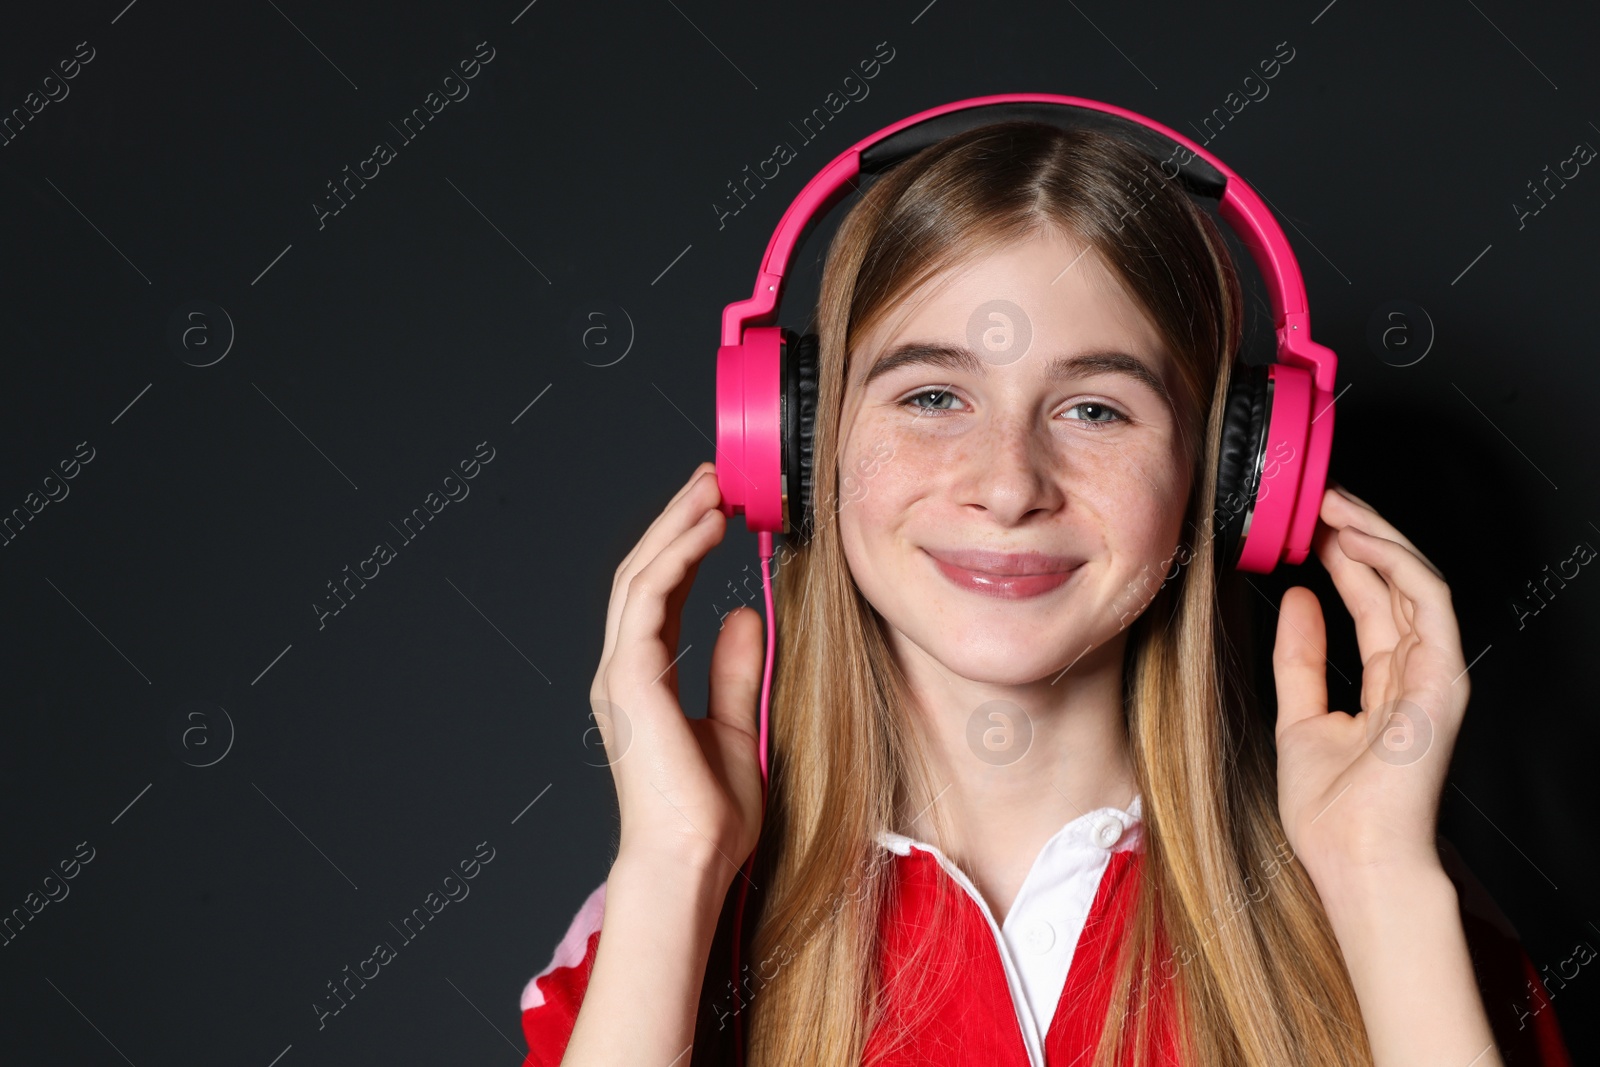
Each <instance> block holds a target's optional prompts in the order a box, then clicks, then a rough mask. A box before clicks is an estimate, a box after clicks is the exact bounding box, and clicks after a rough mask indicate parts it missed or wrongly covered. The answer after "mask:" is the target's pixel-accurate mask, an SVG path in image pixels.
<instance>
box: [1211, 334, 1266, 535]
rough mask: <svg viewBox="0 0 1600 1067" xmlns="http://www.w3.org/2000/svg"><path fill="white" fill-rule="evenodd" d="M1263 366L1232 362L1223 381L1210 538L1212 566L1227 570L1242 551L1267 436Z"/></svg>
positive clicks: (1264, 370)
mask: <svg viewBox="0 0 1600 1067" xmlns="http://www.w3.org/2000/svg"><path fill="white" fill-rule="evenodd" d="M1270 370H1271V368H1270V367H1269V366H1266V365H1251V364H1247V363H1244V362H1242V361H1236V362H1235V363H1234V365H1233V371H1232V374H1231V376H1230V377H1229V379H1228V401H1227V409H1226V410H1225V411H1224V413H1223V414H1224V418H1223V423H1222V441H1221V447H1220V448H1219V450H1218V459H1217V497H1216V512H1215V515H1214V519H1215V526H1214V530H1215V534H1216V537H1217V540H1218V542H1219V544H1218V546H1217V555H1216V559H1217V563H1218V564H1219V565H1220V566H1224V567H1229V566H1232V565H1233V564H1234V563H1235V562H1236V561H1237V559H1238V556H1239V551H1240V549H1241V548H1242V547H1243V540H1244V521H1245V517H1246V515H1247V514H1248V511H1249V509H1248V507H1247V506H1246V505H1247V504H1248V503H1249V502H1251V501H1253V500H1254V499H1255V489H1256V487H1255V480H1256V475H1257V468H1258V467H1259V466H1260V459H1261V453H1262V442H1263V438H1264V436H1265V433H1266V420H1267V404H1268V393H1269V390H1270V388H1271V383H1270V380H1269V377H1268V376H1269V373H1270Z"/></svg>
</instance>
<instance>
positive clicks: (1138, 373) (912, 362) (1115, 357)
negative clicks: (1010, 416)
mask: <svg viewBox="0 0 1600 1067" xmlns="http://www.w3.org/2000/svg"><path fill="white" fill-rule="evenodd" d="M908 366H929V367H949V368H951V369H953V370H961V371H966V372H967V373H969V374H987V373H988V370H987V364H986V361H984V360H982V359H980V358H978V356H977V355H975V354H974V353H973V351H972V350H971V349H970V348H967V347H966V346H964V345H951V344H945V343H943V342H939V341H909V342H906V343H905V344H900V345H896V346H895V347H894V348H891V349H890V350H889V351H887V352H885V353H884V354H883V355H882V356H880V357H879V358H878V360H877V362H875V363H874V364H873V365H872V367H871V369H869V370H868V371H867V376H866V378H865V379H864V380H863V381H862V383H861V384H862V386H863V387H866V386H868V385H871V384H872V383H873V381H874V380H876V379H878V378H880V377H882V376H883V375H885V374H888V373H890V372H891V371H895V370H898V369H899V368H901V367H908ZM1095 374H1120V375H1123V376H1125V377H1127V378H1131V379H1132V380H1134V381H1136V382H1139V383H1140V384H1141V385H1144V386H1145V387H1146V388H1148V389H1149V390H1150V391H1151V392H1153V393H1155V394H1156V396H1158V397H1160V398H1161V400H1162V401H1163V402H1164V403H1166V404H1168V405H1170V404H1171V403H1172V398H1171V396H1170V395H1169V394H1168V392H1167V387H1166V384H1165V383H1164V382H1162V380H1161V378H1160V377H1159V376H1158V375H1157V374H1156V373H1155V371H1153V370H1151V369H1150V365H1149V364H1147V363H1146V362H1145V361H1144V360H1142V359H1140V358H1139V357H1137V356H1133V355H1129V354H1128V353H1127V352H1123V351H1121V350H1119V349H1115V348H1104V349H1093V350H1091V351H1088V352H1080V353H1079V354H1077V355H1075V356H1057V357H1056V358H1055V359H1052V360H1051V361H1050V362H1049V363H1048V364H1046V365H1045V377H1046V378H1049V379H1051V380H1059V379H1063V378H1084V377H1089V376H1092V375H1095Z"/></svg>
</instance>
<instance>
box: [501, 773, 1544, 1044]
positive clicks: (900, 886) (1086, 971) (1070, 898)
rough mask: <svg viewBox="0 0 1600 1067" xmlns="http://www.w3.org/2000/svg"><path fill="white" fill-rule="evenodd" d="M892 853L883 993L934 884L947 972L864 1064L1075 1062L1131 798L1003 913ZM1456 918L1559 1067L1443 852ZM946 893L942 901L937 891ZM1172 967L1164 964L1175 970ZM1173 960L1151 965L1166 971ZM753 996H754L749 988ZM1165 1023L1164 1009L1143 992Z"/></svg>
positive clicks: (1101, 982) (535, 986)
mask: <svg viewBox="0 0 1600 1067" xmlns="http://www.w3.org/2000/svg"><path fill="white" fill-rule="evenodd" d="M878 840H879V843H880V844H881V845H882V846H883V847H884V848H885V849H887V850H888V851H889V852H890V853H892V854H893V855H894V857H895V859H894V871H893V877H894V879H895V882H896V886H895V889H896V892H895V893H894V894H892V895H891V897H890V899H891V900H892V901H893V906H892V908H891V909H890V911H889V912H887V913H886V914H885V915H884V917H883V923H882V926H881V928H880V935H881V936H880V961H881V964H882V968H883V971H882V973H883V979H884V984H885V988H891V989H892V988H896V986H895V984H894V983H895V978H896V976H897V975H898V974H899V973H900V971H899V969H900V965H901V961H903V960H905V959H906V958H907V957H908V956H909V955H910V953H911V950H912V948H913V947H915V946H918V945H922V946H923V947H924V950H925V949H926V944H927V935H928V930H929V926H930V921H929V920H930V916H931V914H932V907H933V904H934V900H935V895H936V894H939V893H945V894H951V891H952V890H954V891H955V892H954V893H953V894H952V896H953V898H954V900H955V901H956V904H957V906H956V907H955V908H954V909H952V910H953V911H954V914H953V916H949V917H948V918H947V920H946V921H947V922H953V924H954V925H953V926H950V927H941V929H940V932H939V936H938V938H937V939H936V941H935V943H936V944H937V945H938V946H939V947H940V951H939V952H938V953H937V957H936V958H935V959H934V960H933V961H932V963H931V965H930V964H929V961H928V957H926V956H924V957H923V961H922V965H921V966H922V967H923V968H924V969H926V968H928V967H929V966H931V967H933V968H947V969H948V972H949V975H950V977H952V978H953V980H952V981H950V982H940V981H938V979H939V978H940V977H943V975H940V974H934V975H931V976H929V978H928V981H929V983H930V984H929V986H927V987H924V988H931V989H935V990H941V992H939V993H938V994H937V996H938V997H939V998H940V999H939V1002H938V1003H936V1004H934V1005H932V1007H933V1009H934V1010H933V1011H931V1012H927V1011H926V1008H927V1007H928V1005H916V1006H915V1007H918V1008H919V1009H920V1010H919V1011H918V1012H917V1018H919V1019H920V1020H921V1021H920V1022H919V1024H918V1025H917V1026H916V1027H915V1029H914V1030H913V1032H912V1033H911V1036H910V1039H909V1040H902V1041H899V1042H897V1043H893V1047H890V1044H891V1042H889V1041H888V1040H887V1036H888V1035H889V1034H890V1033H892V1032H894V1031H897V1030H899V1029H900V1028H899V1027H898V1026H896V1025H895V1024H896V1023H897V1022H898V1021H900V1020H902V1019H904V1018H909V1017H910V1012H911V1009H912V1007H913V1005H909V1004H899V1003H896V1002H895V1001H894V1000H893V998H890V1001H889V1003H888V1004H887V1005H886V1018H885V1019H884V1021H883V1023H882V1024H880V1025H879V1027H878V1028H877V1029H875V1030H874V1032H873V1034H872V1035H871V1036H869V1038H868V1041H867V1047H866V1050H865V1052H864V1055H863V1061H864V1062H866V1063H871V1064H873V1065H874V1067H878V1065H882V1067H902V1065H904V1067H913V1065H922V1064H971V1063H982V1064H994V1065H998V1067H1048V1065H1052V1064H1059V1065H1063V1067H1068V1065H1072V1064H1081V1063H1087V1062H1089V1060H1090V1059H1091V1057H1092V1054H1093V1050H1094V1048H1095V1045H1096V1044H1097V1043H1098V1041H1099V1037H1100V1026H1101V1022H1102V1020H1103V1019H1104V1018H1105V1009H1106V1005H1107V1001H1108V998H1109V996H1110V992H1111V989H1110V985H1111V979H1112V977H1113V967H1112V965H1113V963H1114V962H1115V958H1116V949H1117V946H1118V945H1119V944H1120V943H1121V938H1122V931H1123V928H1124V925H1125V923H1126V920H1127V917H1128V915H1129V913H1130V910H1131V906H1132V903H1133V900H1134V897H1135V890H1136V888H1137V886H1138V884H1139V881H1138V880H1139V874H1140V866H1141V863H1142V861H1143V858H1144V849H1143V840H1144V835H1143V822H1142V821H1141V819H1140V798H1137V797H1136V798H1135V799H1134V801H1133V803H1132V804H1130V805H1129V807H1128V808H1127V810H1123V809H1120V808H1113V807H1107V808H1097V809H1096V810H1094V811H1090V812H1086V813H1084V814H1082V815H1080V816H1078V817H1077V818H1075V819H1072V820H1071V821H1070V822H1068V823H1067V824H1066V825H1065V826H1063V827H1062V828H1061V829H1060V830H1059V831H1057V832H1056V834H1055V835H1054V836H1053V837H1051V838H1050V840H1049V841H1047V842H1045V845H1044V847H1043V848H1042V849H1041V850H1040V852H1039V855H1038V857H1037V858H1036V859H1035V860H1034V863H1033V866H1032V868H1030V869H1029V871H1028V875H1027V877H1026V878H1025V879H1024V880H1023V883H1022V887H1021V888H1020V889H1019V890H1018V892H1017V895H1016V899H1015V900H1014V901H1013V903H1012V906H1011V909H1010V911H1008V912H1007V913H1006V918H1005V922H1003V923H996V922H995V921H994V915H993V913H992V912H991V911H990V909H989V905H988V903H987V902H986V901H984V899H983V897H982V895H981V894H980V893H979V892H978V890H977V888H976V887H975V886H974V885H973V884H972V881H971V880H970V879H969V878H968V877H967V875H966V874H965V873H964V872H963V871H962V870H961V869H960V868H959V867H957V866H956V865H955V864H954V863H952V862H951V861H950V860H949V858H948V857H946V856H945V855H944V854H943V853H942V852H940V851H939V849H938V848H936V847H935V846H933V845H930V844H927V843H925V842H922V841H914V840H912V839H911V838H909V837H906V836H904V835H901V834H895V833H883V834H880V835H879V838H878ZM1446 861H1447V862H1446V870H1447V871H1449V872H1450V874H1451V878H1452V880H1453V881H1454V882H1455V883H1456V888H1457V891H1458V896H1459V897H1460V900H1461V908H1462V922H1463V925H1464V928H1465V931H1466V934H1467V940H1468V945H1469V947H1470V949H1471V952H1472V956H1473V964H1474V967H1475V968H1476V971H1477V976H1478V984H1479V989H1480V991H1481V992H1482V994H1483V997H1484V1004H1485V1006H1486V1007H1487V1009H1488V1012H1489V1016H1490V1021H1491V1024H1492V1025H1493V1027H1494V1031H1495V1037H1496V1040H1497V1041H1498V1042H1499V1045H1500V1049H1501V1053H1502V1056H1503V1057H1504V1059H1505V1062H1506V1064H1507V1067H1519V1065H1527V1067H1570V1065H1571V1060H1570V1059H1569V1057H1568V1055H1567V1051H1566V1047H1565V1045H1564V1044H1563V1042H1562V1038H1561V1032H1560V1029H1559V1028H1558V1026H1557V1024H1556V1019H1555V1013H1554V1009H1553V1008H1552V1007H1551V1006H1550V1003H1549V998H1548V996H1547V995H1546V993H1545V990H1544V986H1543V984H1542V982H1540V979H1539V974H1538V972H1537V971H1536V970H1535V969H1534V966H1533V964H1532V962H1531V961H1530V960H1529V959H1528V956H1527V954H1526V953H1525V952H1524V951H1523V949H1522V946H1521V944H1520V942H1519V941H1518V940H1517V937H1516V934H1515V932H1514V931H1513V930H1512V929H1511V927H1510V925H1509V924H1508V923H1506V921H1505V919H1504V918H1503V917H1502V916H1501V915H1500V914H1499V912H1498V910H1497V909H1496V908H1495V907H1494V904H1493V902H1492V901H1491V900H1489V898H1488V896H1487V894H1486V893H1484V892H1483V890H1482V887H1481V886H1479V885H1477V883H1476V880H1475V879H1472V876H1471V874H1470V873H1468V872H1467V871H1466V870H1465V868H1464V867H1461V866H1459V864H1457V863H1455V862H1454V856H1453V850H1447V852H1446ZM605 890H606V887H605V883H603V882H602V883H601V884H600V886H599V887H598V888H597V889H595V891H594V892H593V893H591V894H590V895H589V898H588V900H586V901H585V902H584V904H583V906H582V907H581V908H579V909H578V913H577V915H576V916H574V918H573V920H572V923H571V925H570V926H569V928H568V930H567V934H566V936H565V937H564V938H562V940H561V943H560V944H559V945H558V946H557V947H556V951H555V954H554V956H553V957H552V958H551V960H550V963H549V965H548V966H546V967H545V968H544V970H542V971H540V972H539V973H538V974H536V975H534V977H533V978H532V979H531V980H530V981H529V982H528V984H527V987H526V988H525V989H524V990H523V992H522V1008H521V1010H522V1029H523V1034H524V1036H525V1037H526V1038H527V1041H528V1054H527V1057H526V1058H525V1059H524V1061H523V1067H556V1065H557V1064H559V1063H560V1062H561V1056H562V1054H563V1053H564V1052H565V1051H566V1047H567V1041H568V1039H569V1038H570V1037H571V1035H572V1028H573V1025H574V1023H575V1021H576V1019H577V1014H578V1008H579V1006H580V1005H581V1004H582V1001H583V991H584V989H585V987H586V986H587V984H588V980H589V973H590V969H591V968H592V967H593V965H594V957H595V952H596V950H597V948H598V946H599V942H600V925H601V920H602V918H603V916H604V913H605ZM947 899H950V897H947ZM1174 966H1175V965H1174ZM1172 969H1173V968H1172V967H1171V966H1169V967H1167V968H1165V972H1166V973H1167V974H1168V975H1170V974H1171V973H1172ZM757 995H759V992H758V993H757ZM1153 1003H1154V1004H1155V1005H1156V1009H1155V1010H1157V1011H1158V1012H1159V1013H1160V1014H1161V1015H1162V1017H1163V1019H1164V1020H1170V1019H1171V1012H1170V1008H1169V1007H1167V1002H1166V1001H1164V1000H1163V999H1162V997H1161V992H1160V991H1155V999H1154V1001H1153ZM1158 1032H1159V1033H1160V1035H1161V1040H1160V1041H1159V1042H1158V1045H1157V1048H1158V1056H1157V1061H1156V1062H1157V1063H1161V1062H1166V1063H1171V1064H1174V1065H1178V1064H1179V1063H1180V1061H1179V1060H1178V1058H1177V1054H1176V1051H1175V1050H1176V1048H1177V1040H1176V1034H1175V1030H1174V1028H1173V1026H1172V1025H1171V1023H1170V1022H1163V1023H1162V1024H1161V1025H1160V1026H1159V1027H1158Z"/></svg>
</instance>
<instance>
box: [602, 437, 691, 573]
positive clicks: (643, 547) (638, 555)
mask: <svg viewBox="0 0 1600 1067" xmlns="http://www.w3.org/2000/svg"><path fill="white" fill-rule="evenodd" d="M706 475H712V482H715V475H714V464H710V462H709V461H707V462H702V464H701V466H698V467H694V474H691V475H690V480H688V482H685V483H683V485H682V486H678V491H677V493H674V494H672V499H670V501H667V504H666V507H662V509H661V514H659V515H656V518H654V520H651V523H650V526H646V528H645V533H643V534H642V536H640V539H638V541H637V542H634V547H632V549H630V550H629V553H627V555H624V557H622V561H621V563H618V568H616V581H614V582H613V587H614V585H626V584H627V579H629V577H632V574H634V571H637V569H638V568H640V566H643V565H645V563H648V561H650V557H651V555H654V553H656V552H658V550H659V549H661V545H662V544H666V542H667V541H670V539H672V537H675V536H677V534H678V533H682V526H680V528H678V530H677V531H672V533H669V531H667V526H672V525H674V518H682V514H683V512H682V507H683V506H682V501H683V498H686V496H690V494H693V493H694V490H698V488H699V486H701V482H704V480H706ZM696 518H698V517H691V518H690V523H693V522H696Z"/></svg>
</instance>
